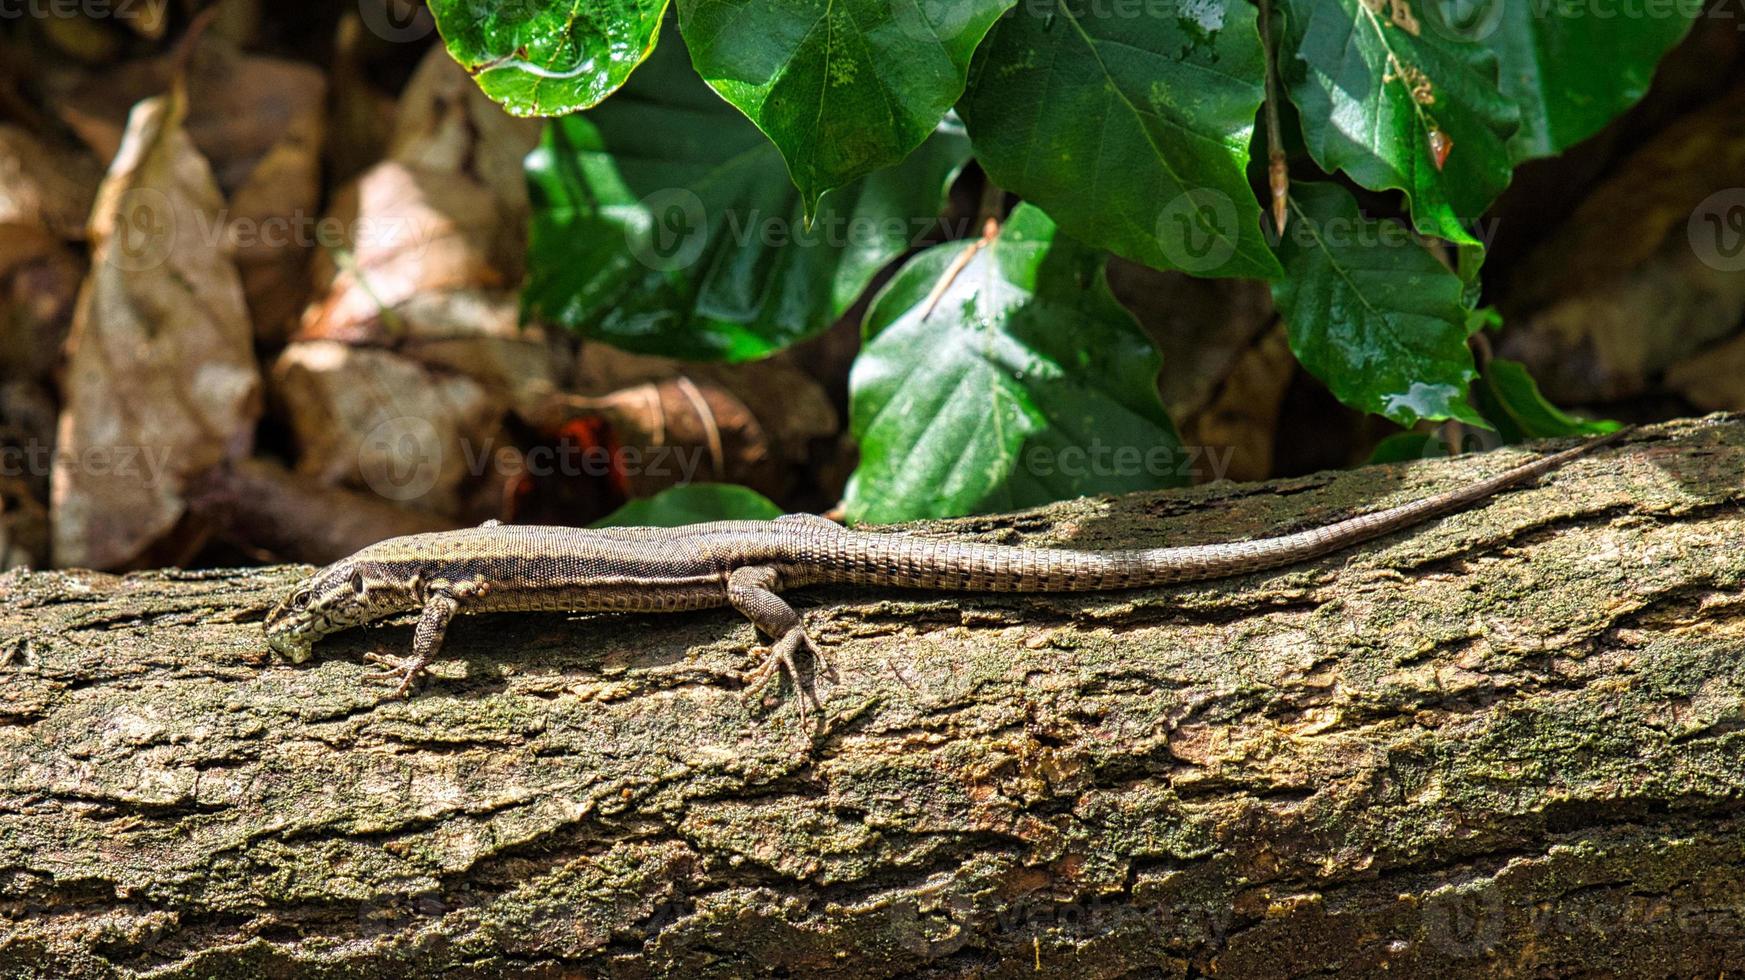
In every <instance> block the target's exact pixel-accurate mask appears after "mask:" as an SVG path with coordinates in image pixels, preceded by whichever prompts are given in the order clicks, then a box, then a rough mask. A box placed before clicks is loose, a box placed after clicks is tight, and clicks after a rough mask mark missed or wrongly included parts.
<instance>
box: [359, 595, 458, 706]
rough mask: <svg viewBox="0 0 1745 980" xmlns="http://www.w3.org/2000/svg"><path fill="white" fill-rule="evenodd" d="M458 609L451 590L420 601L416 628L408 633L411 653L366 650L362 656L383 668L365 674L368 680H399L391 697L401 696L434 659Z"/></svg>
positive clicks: (403, 695) (456, 600)
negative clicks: (397, 655)
mask: <svg viewBox="0 0 1745 980" xmlns="http://www.w3.org/2000/svg"><path fill="white" fill-rule="evenodd" d="M459 608H460V600H459V599H457V598H455V596H454V594H453V593H451V592H432V593H431V594H430V595H429V597H428V598H426V599H425V600H424V612H423V614H422V615H420V616H419V617H418V629H417V630H416V631H414V632H413V634H412V656H410V657H405V658H401V657H390V656H387V655H386V654H381V653H366V654H364V658H365V659H366V660H369V661H370V662H371V663H376V664H381V665H382V666H383V667H385V668H387V669H386V670H381V671H377V672H376V673H373V674H370V675H368V679H369V680H379V681H386V680H394V679H396V678H398V679H399V681H400V686H399V687H397V688H395V689H394V693H393V697H396V698H399V697H405V696H406V692H407V691H410V690H411V689H412V682H413V681H415V680H417V679H418V675H419V674H422V673H424V669H425V668H426V667H429V666H430V663H431V661H433V660H435V659H436V654H437V653H438V652H439V651H441V649H442V636H443V634H444V633H446V632H447V631H448V622H449V620H451V619H453V618H454V614H455V611H456V610H458V609H459Z"/></svg>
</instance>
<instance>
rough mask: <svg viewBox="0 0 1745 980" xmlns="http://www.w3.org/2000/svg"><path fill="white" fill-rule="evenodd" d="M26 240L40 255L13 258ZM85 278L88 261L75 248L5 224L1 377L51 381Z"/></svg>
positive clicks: (0, 271) (0, 251)
mask: <svg viewBox="0 0 1745 980" xmlns="http://www.w3.org/2000/svg"><path fill="white" fill-rule="evenodd" d="M23 241H34V243H35V245H36V246H38V247H39V248H40V251H38V252H37V254H34V255H26V254H21V255H16V256H15V255H9V254H8V251H9V246H11V245H13V244H17V243H20V242H23ZM29 250H30V249H29V248H28V246H27V247H26V248H25V249H24V250H23V251H26V252H28V251H29ZM84 274H85V263H84V261H83V260H82V259H80V258H79V256H78V255H76V254H75V253H74V252H73V250H72V249H70V248H67V247H66V246H64V245H62V244H60V243H59V242H58V241H53V240H49V241H44V240H43V238H42V237H41V236H40V235H32V234H30V233H28V232H24V231H21V230H19V229H18V228H17V227H16V226H11V227H8V226H3V225H0V379H3V378H10V379H16V380H26V381H36V380H42V381H46V380H48V377H49V372H50V371H51V370H52V369H53V368H54V366H55V365H56V364H57V363H58V362H59V361H60V356H61V347H62V345H63V344H64V343H65V342H66V338H67V331H68V330H69V329H71V327H72V324H73V306H74V303H75V301H76V299H77V298H78V295H79V281H80V279H81V278H82V277H83V276H84Z"/></svg>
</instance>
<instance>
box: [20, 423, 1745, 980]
mask: <svg viewBox="0 0 1745 980" xmlns="http://www.w3.org/2000/svg"><path fill="white" fill-rule="evenodd" d="M1521 458H1522V454H1521V453H1520V452H1519V451H1516V450H1505V451H1502V452H1499V453H1496V454H1489V455H1482V456H1472V457H1462V458H1459V459H1455V460H1449V461H1433V462H1424V463H1419V464H1414V465H1411V466H1396V467H1372V468H1367V469H1363V470H1358V471H1354V472H1350V473H1342V474H1321V475H1317V476H1311V477H1303V478H1299V479H1291V480H1284V481H1279V482H1275V483H1270V484H1254V485H1228V484H1225V485H1213V486H1207V487H1202V488H1199V489H1197V490H1193V491H1188V492H1178V493H1160V494H1152V495H1139V496H1132V497H1125V498H1120V499H1112V500H1111V499H1101V500H1084V501H1078V502H1073V503H1067V504H1061V505H1058V506H1053V507H1049V508H1044V509H1042V510H1039V511H1035V512H1030V513H1025V514H1018V515H1006V516H998V517H984V518H976V519H971V520H965V521H957V522H949V523H935V524H928V525H921V526H917V527H915V528H912V529H911V530H912V532H913V533H925V534H944V533H951V534H959V535H966V536H969V537H973V538H977V539H981V540H990V541H1000V542H1010V543H1024V544H1061V545H1068V546H1073V547H1087V548H1096V547H1118V546H1134V545H1149V544H1154V543H1157V542H1171V543H1188V542H1204V541H1215V540H1225V539H1229V538H1234V537H1243V536H1252V535H1259V534H1266V533H1276V532H1277V531H1279V530H1283V529H1293V528H1299V527H1302V526H1307V525H1311V524H1319V523H1324V522H1326V521H1329V520H1332V519H1335V518H1338V517H1340V516H1343V515H1346V514H1348V513H1351V512H1354V511H1359V510H1366V509H1371V508H1374V507H1380V506H1385V505H1388V504H1392V503H1398V502H1401V501H1404V500H1407V499H1413V498H1416V497H1420V496H1422V495H1424V494H1427V493H1430V492H1432V491H1435V490H1440V489H1445V488H1447V487H1450V486H1453V485H1455V484H1458V483H1461V482H1463V481H1466V480H1469V479H1472V478H1474V477H1476V476H1478V475H1481V474H1484V473H1491V472H1495V471H1496V470H1497V469H1498V468H1500V467H1502V466H1505V465H1507V464H1509V463H1512V462H1518V461H1519V460H1520V459H1521ZM1742 471H1745V423H1741V422H1740V421H1737V420H1733V419H1722V418H1712V419H1706V420H1702V421H1697V422H1688V423H1677V424H1672V425H1668V426H1664V427H1660V428H1655V429H1650V430H1645V431H1643V432H1640V433H1637V434H1636V435H1634V436H1633V437H1631V438H1630V439H1629V440H1628V441H1626V442H1624V443H1622V444H1620V445H1619V446H1616V447H1613V448H1609V449H1606V450H1603V451H1601V452H1598V453H1596V454H1594V455H1593V456H1591V457H1588V458H1585V459H1582V460H1579V461H1577V462H1575V463H1573V464H1571V465H1570V466H1568V467H1566V468H1565V469H1564V470H1562V471H1560V472H1558V473H1556V474H1553V475H1552V476H1550V477H1548V478H1546V479H1545V480H1543V481H1541V482H1540V483H1539V484H1538V485H1536V486H1532V487H1529V488H1525V489H1520V490H1516V491H1511V492H1508V493H1505V494H1503V495H1500V496H1499V497H1497V498H1495V499H1493V500H1491V501H1489V502H1487V503H1483V504H1480V505H1479V506H1477V507H1475V508H1473V509H1471V510H1469V511H1467V512H1464V513H1460V514H1456V515H1453V516H1451V517H1447V518H1443V519H1441V520H1439V521H1435V522H1432V523H1431V524H1428V525H1425V526H1424V527H1422V528H1419V529H1417V530H1414V531H1411V532H1407V533H1403V534H1396V535H1393V536H1391V537H1389V538H1386V539H1384V540H1382V541H1380V542H1377V543H1374V544H1371V545H1367V546H1364V547H1361V548H1357V549H1354V550H1351V551H1348V552H1345V553H1342V554H1339V555H1336V556H1333V557H1330V558H1327V559H1325V560H1322V561H1317V562H1313V563H1309V564H1305V565H1301V566H1296V567H1292V568H1288V569H1284V570H1281V571H1275V572H1269V573H1265V574H1258V575H1251V576H1246V577H1241V578H1236V579H1231V580H1226V581H1220V582H1210V583H1200V584H1191V585H1184V586H1179V587H1172V588H1162V589H1151V590H1141V591H1135V592H1129V593H1120V594H1101V595H1081V596H1009V595H964V596H942V595H937V594H928V593H901V592H879V593H876V594H868V593H863V592H855V591H852V590H848V589H821V590H814V591H809V592H803V593H796V594H795V596H794V597H795V598H796V599H797V600H798V602H799V603H800V605H801V608H802V611H803V613H804V614H805V615H806V617H807V619H808V621H809V623H810V625H811V628H812V630H813V633H814V635H815V636H817V637H818V638H819V639H820V640H821V641H823V642H824V643H825V644H827V645H828V646H829V647H830V648H832V649H833V650H834V654H835V657H834V660H835V664H836V666H837V668H838V671H839V677H838V679H837V680H836V681H835V682H831V681H830V680H828V679H825V678H821V679H819V680H818V682H817V693H818V694H819V696H820V697H821V698H822V699H823V700H824V704H825V711H824V713H823V714H824V717H822V718H818V717H816V715H815V716H814V718H813V727H812V729H811V730H809V731H808V730H806V729H802V728H801V726H800V724H799V721H798V714H797V712H796V710H795V705H794V702H793V699H792V697H791V696H789V695H788V694H787V693H786V692H785V691H784V692H783V693H782V694H781V696H779V697H775V698H762V699H756V698H754V699H752V700H751V701H749V702H748V701H747V700H746V699H745V697H744V692H743V690H742V687H743V685H742V683H741V681H740V679H739V676H740V674H741V672H742V671H744V670H746V669H747V668H748V667H749V666H750V665H751V664H752V663H753V662H754V660H753V654H752V652H751V644H752V643H753V636H752V633H751V629H750V627H749V626H748V625H747V624H745V623H744V622H743V621H742V620H741V619H740V618H739V617H738V616H737V615H736V614H734V613H732V612H731V611H720V612H709V613H699V614H685V615H671V616H608V615H574V616H561V615H514V616H490V617H484V616H480V617H463V618H462V619H461V620H460V621H458V623H457V625H456V626H455V627H454V628H453V629H452V630H451V632H450V635H449V638H448V643H447V648H446V649H447V652H448V654H449V656H450V658H451V659H447V660H445V661H443V662H442V663H440V664H439V665H438V666H437V669H436V675H437V676H436V677H434V678H433V679H431V680H429V681H427V682H426V683H425V684H424V685H423V687H422V688H421V689H420V691H419V693H418V694H417V695H416V696H415V697H414V698H413V699H411V700H410V701H407V702H399V701H389V700H385V699H384V697H385V693H386V691H387V688H386V687H384V686H383V685H381V684H379V683H371V682H369V681H366V680H364V679H363V678H362V677H361V675H362V674H364V673H365V672H367V671H368V670H369V669H370V668H369V667H368V665H366V664H364V663H363V662H362V658H361V654H362V653H364V652H365V651H367V650H371V649H383V650H388V651H395V652H400V651H403V650H404V649H405V648H406V647H407V645H408V643H409V641H410V635H411V629H410V626H409V620H402V621H396V622H395V623H393V624H390V625H388V626H385V627H379V628H373V629H365V630H355V631H352V632H350V633H347V634H341V635H339V636H336V637H333V638H330V639H329V640H327V641H325V642H323V643H322V644H321V645H320V646H319V647H318V648H317V650H316V657H315V659H313V660H312V661H310V662H309V663H307V664H303V665H299V666H291V665H286V664H282V663H277V662H273V661H271V660H269V659H268V657H267V656H266V655H265V653H264V650H263V647H262V644H261V641H260V632H259V631H260V622H259V621H260V619H261V616H262V614H263V612H264V610H265V608H266V606H267V605H268V604H269V603H270V602H272V601H273V600H274V599H276V598H277V597H278V596H279V595H280V594H282V593H283V592H284V591H285V590H286V589H287V588H288V587H289V586H290V585H291V584H292V583H293V582H294V581H296V580H297V578H298V577H299V576H300V575H301V574H302V573H303V572H304V571H305V570H304V569H301V568H295V567H280V568H266V569H251V570H240V571H221V572H173V571H166V572H152V573H144V574H136V575H130V576H126V577H114V576H106V575H99V574H93V573H85V572H69V573H34V574H33V573H12V574H9V575H7V576H5V577H4V578H0V603H3V608H0V657H6V658H8V659H9V660H10V662H9V664H8V665H7V666H6V667H4V668H3V669H0V974H3V975H7V976H11V975H54V976H93V977H105V976H126V977H132V976H154V977H190V978H192V977H212V976H256V975H300V976H339V975H344V976H347V977H360V976H412V975H428V974H432V973H436V972H438V971H446V972H448V973H450V974H454V975H462V976H488V975H496V974H501V973H515V974H535V975H549V976H556V975H566V976H568V975H579V976H592V975H606V974H611V975H614V976H632V977H634V976H685V977H736V976H751V975H767V974H768V973H769V972H772V971H781V972H785V973H786V974H788V975H801V976H841V977H855V978H859V977H875V976H886V975H895V974H922V975H928V976H977V977H983V976H994V977H1003V976H1011V977H1018V976H1035V975H1038V970H1039V969H1040V972H1041V973H1042V974H1044V975H1072V976H1095V977H1121V976H1129V975H1132V976H1156V975H1178V976H1179V975H1190V974H1196V973H1204V974H1214V975H1217V976H1220V977H1261V976H1284V975H1288V976H1306V975H1311V974H1322V973H1331V972H1338V973H1341V974H1359V975H1361V974H1375V973H1380V972H1382V971H1384V970H1385V971H1387V972H1388V973H1389V974H1390V975H1393V976H1420V975H1447V974H1448V973H1451V972H1459V973H1469V972H1484V973H1495V974H1503V975H1526V974H1533V975H1544V974H1550V973H1569V972H1575V973H1581V972H1593V973H1608V974H1626V975H1654V976H1661V975H1668V974H1672V975H1682V976H1690V975H1697V974H1704V973H1709V974H1713V973H1716V972H1719V971H1721V970H1723V969H1725V968H1726V967H1728V966H1734V967H1737V966H1738V965H1739V964H1741V963H1745V848H1742V847H1741V841H1742V838H1741V836H1740V832H1741V829H1742V828H1745V803H1742V798H1745V796H1742V794H1745V751H1742V749H1745V731H1742V730H1745V700H1742V698H1745V666H1742V663H1741V656H1740V653H1741V650H1742V649H1745V637H1742V634H1745V598H1742V596H1741V578H1742V576H1745V546H1742V542H1745V514H1741V512H1740V508H1739V507H1738V505H1737V503H1736V502H1735V501H1736V500H1737V498H1738V497H1739V495H1740V490H1739V486H1740V473H1741V472H1742Z"/></svg>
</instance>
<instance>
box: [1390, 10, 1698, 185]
mask: <svg viewBox="0 0 1745 980" xmlns="http://www.w3.org/2000/svg"><path fill="white" fill-rule="evenodd" d="M1608 9H1610V10H1611V12H1612V13H1613V16H1601V15H1600V14H1601V10H1600V8H1599V7H1597V6H1595V5H1593V4H1588V3H1576V2H1571V0H1529V2H1525V3H1520V2H1511V0H1425V3H1424V7H1423V13H1424V18H1423V19H1424V21H1425V26H1426V28H1427V29H1428V30H1429V31H1431V32H1433V33H1434V34H1436V35H1438V36H1441V37H1444V38H1449V39H1453V40H1457V41H1472V42H1476V43H1478V44H1482V45H1483V46H1485V47H1486V48H1489V49H1490V50H1491V51H1493V52H1495V53H1496V56H1497V59H1498V61H1499V62H1500V63H1501V67H1502V73H1501V76H1500V79H1501V83H1502V89H1503V93H1504V94H1505V95H1507V96H1509V97H1510V98H1511V99H1513V100H1514V102H1515V104H1516V105H1518V106H1519V107H1520V110H1521V128H1520V130H1519V131H1518V132H1516V133H1515V135H1514V138H1513V139H1511V140H1510V141H1509V150H1510V152H1511V154H1512V155H1513V157H1514V159H1515V160H1516V161H1517V162H1518V161H1521V160H1529V159H1532V158H1534V157H1544V156H1551V155H1553V154H1556V153H1561V152H1562V151H1564V150H1566V149H1568V148H1569V147H1571V146H1574V145H1575V144H1576V143H1579V142H1581V141H1582V140H1584V139H1587V138H1588V137H1589V136H1592V135H1593V134H1594V133H1597V132H1599V130H1600V127H1602V126H1604V125H1605V124H1606V123H1608V122H1610V121H1611V120H1612V119H1613V118H1614V117H1616V116H1617V115H1618V113H1620V112H1623V111H1624V110H1625V109H1628V108H1629V107H1630V106H1632V105H1635V104H1636V101H1637V100H1638V99H1640V98H1642V96H1643V94H1644V93H1646V92H1647V91H1648V85H1649V83H1650V82H1651V81H1653V79H1654V66H1655V64H1656V63H1657V62H1659V60H1660V57H1661V56H1662V55H1663V54H1665V53H1666V52H1667V51H1668V50H1669V49H1671V47H1672V46H1673V45H1674V44H1677V43H1678V41H1679V40H1680V39H1681V38H1683V37H1684V36H1685V34H1686V33H1688V32H1689V31H1690V26H1691V24H1692V22H1693V21H1695V19H1696V18H1697V17H1700V16H1701V15H1702V5H1701V4H1698V3H1664V4H1655V3H1641V4H1620V5H1614V6H1612V7H1610V8H1608ZM1718 9H1719V8H1718Z"/></svg>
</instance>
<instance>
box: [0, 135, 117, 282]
mask: <svg viewBox="0 0 1745 980" xmlns="http://www.w3.org/2000/svg"><path fill="white" fill-rule="evenodd" d="M102 178H103V172H102V169H101V168H100V167H98V166H97V162H96V161H95V160H93V159H91V157H90V156H89V155H87V154H85V153H79V152H73V151H69V150H62V149H58V148H56V147H52V146H49V145H48V144H46V143H44V142H42V141H41V140H39V139H37V138H36V137H34V136H32V135H31V134H30V133H28V132H26V131H25V130H23V129H20V128H19V127H17V126H8V125H0V228H6V227H8V226H19V227H24V228H39V229H42V230H45V231H47V232H49V233H50V234H52V235H54V236H55V237H57V238H62V239H65V240H67V241H76V240H78V239H81V238H84V237H85V219H86V218H87V217H88V216H89V215H90V214H91V201H92V199H93V198H94V197H95V196H96V194H97V182H98V181H99V180H101V179H102ZM4 251H5V248H4V246H0V252H4Z"/></svg>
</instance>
